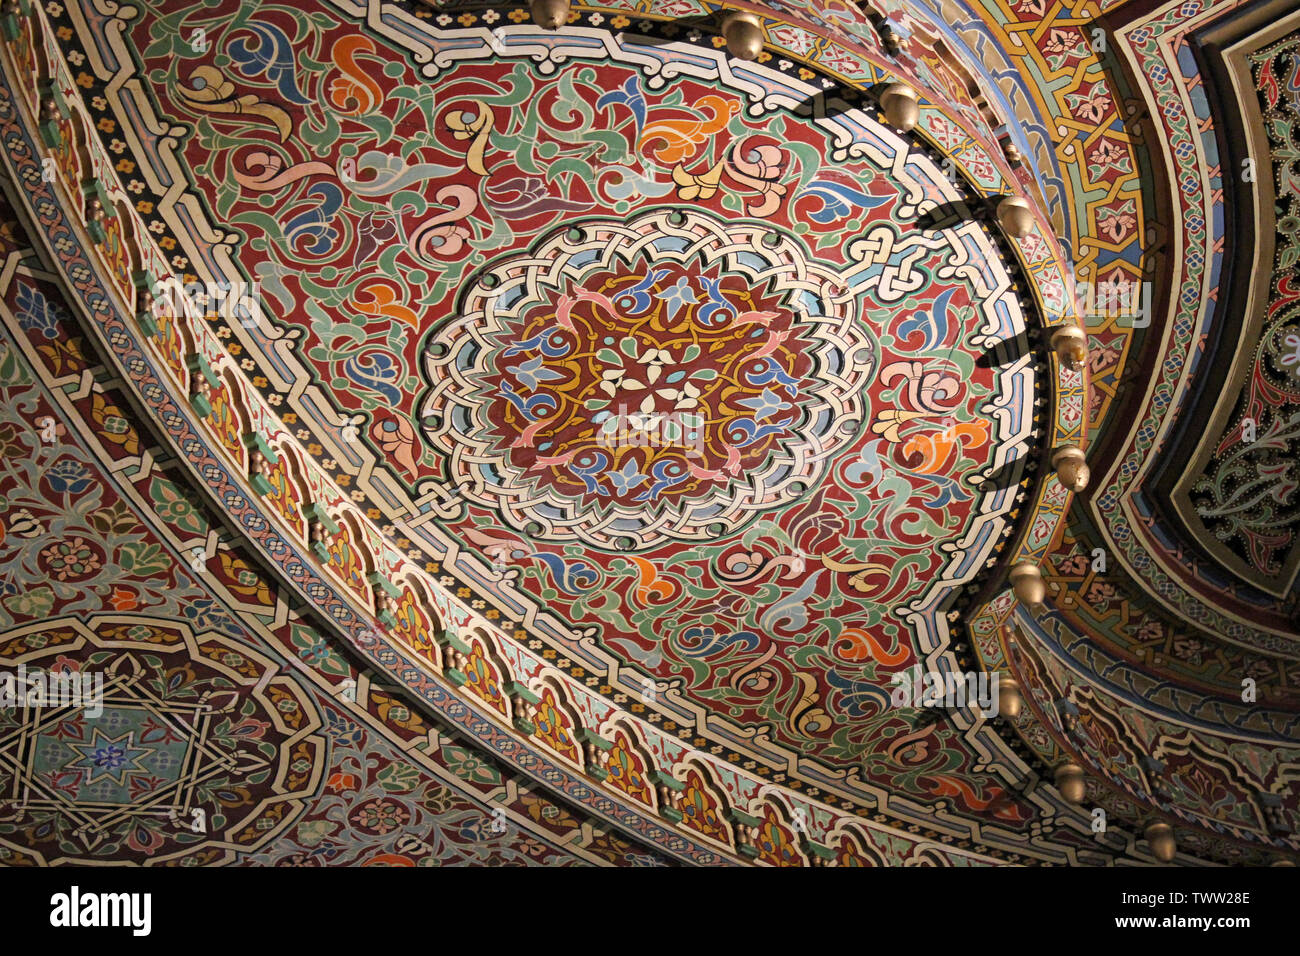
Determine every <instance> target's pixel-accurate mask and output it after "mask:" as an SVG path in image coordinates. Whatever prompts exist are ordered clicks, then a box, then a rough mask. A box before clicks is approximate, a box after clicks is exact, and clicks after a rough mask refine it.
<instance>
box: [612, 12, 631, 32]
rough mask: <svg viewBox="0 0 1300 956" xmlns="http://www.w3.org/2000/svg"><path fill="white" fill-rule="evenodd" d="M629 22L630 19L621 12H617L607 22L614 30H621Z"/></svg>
mask: <svg viewBox="0 0 1300 956" xmlns="http://www.w3.org/2000/svg"><path fill="white" fill-rule="evenodd" d="M631 22H632V21H631V20H629V19H628V18H627V17H625V16H623V15H622V14H619V15H618V16H616V17H615V18H614V19H613V20H611V21H610V22H609V25H610V26H612V27H613V28H614V29H615V30H622V29H624V28H625V27H627V26H628V25H629V24H630V23H631Z"/></svg>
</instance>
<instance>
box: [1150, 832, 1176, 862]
mask: <svg viewBox="0 0 1300 956" xmlns="http://www.w3.org/2000/svg"><path fill="white" fill-rule="evenodd" d="M1144 835H1145V836H1146V838H1147V844H1148V845H1149V846H1150V847H1151V855H1152V856H1154V857H1155V858H1156V859H1157V860H1159V861H1160V862H1161V863H1168V862H1169V861H1170V860H1172V859H1173V858H1174V854H1176V853H1177V852H1178V843H1177V841H1176V840H1174V828H1173V827H1171V826H1170V825H1169V824H1167V823H1152V824H1150V825H1149V826H1148V827H1147V829H1146V833H1145V834H1144Z"/></svg>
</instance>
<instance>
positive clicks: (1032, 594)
mask: <svg viewBox="0 0 1300 956" xmlns="http://www.w3.org/2000/svg"><path fill="white" fill-rule="evenodd" d="M1009 577H1010V578H1011V587H1012V589H1013V590H1014V591H1015V592H1016V600H1018V601H1019V602H1020V603H1021V604H1023V605H1025V606H1026V607H1033V606H1034V605H1036V604H1042V603H1043V599H1044V598H1046V597H1047V585H1046V584H1044V583H1043V572H1042V571H1040V570H1038V565H1036V564H1034V563H1033V562H1032V561H1021V562H1020V563H1019V564H1017V565H1016V566H1015V567H1013V568H1012V569H1011V573H1010V575H1009Z"/></svg>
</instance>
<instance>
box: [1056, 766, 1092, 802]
mask: <svg viewBox="0 0 1300 956" xmlns="http://www.w3.org/2000/svg"><path fill="white" fill-rule="evenodd" d="M1055 782H1056V789H1057V790H1059V791H1060V792H1061V796H1062V797H1063V798H1064V799H1065V802H1066V803H1073V804H1076V805H1077V804H1080V803H1083V798H1084V797H1085V796H1086V795H1087V793H1088V778H1087V777H1085V776H1084V773H1083V768H1082V767H1080V766H1079V765H1078V764H1077V763H1063V764H1061V765H1060V766H1059V767H1057V768H1056V774H1055Z"/></svg>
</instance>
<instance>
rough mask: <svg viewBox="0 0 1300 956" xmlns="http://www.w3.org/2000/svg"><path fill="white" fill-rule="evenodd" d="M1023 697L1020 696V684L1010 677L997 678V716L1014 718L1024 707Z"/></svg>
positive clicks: (1008, 718)
mask: <svg viewBox="0 0 1300 956" xmlns="http://www.w3.org/2000/svg"><path fill="white" fill-rule="evenodd" d="M1024 706H1025V699H1024V697H1023V696H1021V693H1020V685H1019V684H1018V683H1017V682H1016V681H1015V680H1013V679H1012V678H1010V677H999V678H998V716H999V717H1005V718H1006V719H1007V720H1015V719H1016V718H1017V717H1019V716H1020V711H1021V710H1023V709H1024Z"/></svg>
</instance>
